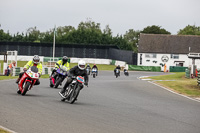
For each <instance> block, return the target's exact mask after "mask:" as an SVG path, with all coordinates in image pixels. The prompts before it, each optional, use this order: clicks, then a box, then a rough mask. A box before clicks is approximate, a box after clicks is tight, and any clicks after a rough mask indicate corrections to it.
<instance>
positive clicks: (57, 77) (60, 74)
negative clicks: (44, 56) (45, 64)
mask: <svg viewBox="0 0 200 133" xmlns="http://www.w3.org/2000/svg"><path fill="white" fill-rule="evenodd" d="M56 65H58V66H59V68H58V69H57V71H56V72H55V73H54V74H52V76H51V78H50V87H54V88H58V86H59V85H61V83H62V81H63V80H64V79H65V78H66V77H67V70H68V68H67V67H65V66H63V65H59V64H57V63H56Z"/></svg>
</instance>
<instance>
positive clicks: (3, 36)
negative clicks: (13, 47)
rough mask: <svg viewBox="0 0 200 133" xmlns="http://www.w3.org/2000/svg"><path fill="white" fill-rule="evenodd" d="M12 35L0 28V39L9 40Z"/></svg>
mask: <svg viewBox="0 0 200 133" xmlns="http://www.w3.org/2000/svg"><path fill="white" fill-rule="evenodd" d="M11 40H12V36H11V35H10V34H9V32H7V33H5V32H4V30H2V29H0V41H11Z"/></svg>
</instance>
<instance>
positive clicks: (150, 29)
mask: <svg viewBox="0 0 200 133" xmlns="http://www.w3.org/2000/svg"><path fill="white" fill-rule="evenodd" d="M141 33H147V34H171V33H170V32H169V31H166V30H165V29H163V28H161V26H156V25H152V26H147V27H146V28H144V29H143V31H141Z"/></svg>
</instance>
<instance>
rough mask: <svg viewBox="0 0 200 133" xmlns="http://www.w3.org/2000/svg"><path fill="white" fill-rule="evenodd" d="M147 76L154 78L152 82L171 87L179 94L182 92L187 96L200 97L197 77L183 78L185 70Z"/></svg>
mask: <svg viewBox="0 0 200 133" xmlns="http://www.w3.org/2000/svg"><path fill="white" fill-rule="evenodd" d="M148 78H150V79H152V80H155V81H154V82H156V83H158V84H159V85H161V86H164V87H166V88H168V89H171V90H173V91H175V92H177V93H179V94H183V95H186V96H189V97H200V87H199V86H197V79H196V78H194V79H187V78H185V72H176V73H172V74H171V75H161V76H153V77H148ZM156 80H163V81H156ZM165 80H168V81H165ZM169 80H172V81H169Z"/></svg>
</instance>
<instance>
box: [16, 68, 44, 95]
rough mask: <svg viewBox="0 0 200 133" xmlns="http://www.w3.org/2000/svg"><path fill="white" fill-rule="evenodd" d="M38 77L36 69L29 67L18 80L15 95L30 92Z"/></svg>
mask: <svg viewBox="0 0 200 133" xmlns="http://www.w3.org/2000/svg"><path fill="white" fill-rule="evenodd" d="M39 76H40V75H39V73H38V68H37V67H36V66H32V67H30V68H29V69H28V70H27V71H26V72H25V73H24V74H23V75H22V77H21V79H20V80H19V83H18V91H17V93H18V94H21V95H25V94H26V92H27V91H29V90H31V88H32V87H33V85H34V84H35V82H36V80H37V79H39Z"/></svg>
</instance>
